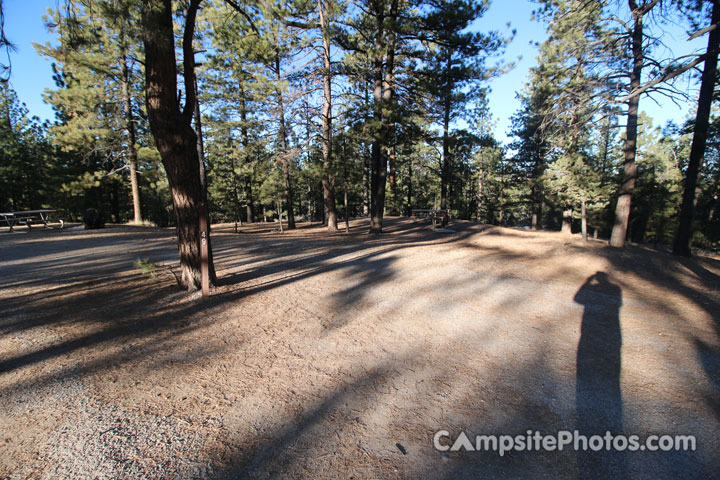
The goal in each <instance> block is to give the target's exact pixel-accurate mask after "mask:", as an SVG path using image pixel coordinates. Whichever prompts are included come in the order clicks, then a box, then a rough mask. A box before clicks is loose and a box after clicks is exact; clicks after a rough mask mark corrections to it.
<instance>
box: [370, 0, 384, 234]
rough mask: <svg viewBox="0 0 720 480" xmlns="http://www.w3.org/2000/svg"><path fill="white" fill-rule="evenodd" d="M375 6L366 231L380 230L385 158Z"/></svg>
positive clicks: (380, 18)
mask: <svg viewBox="0 0 720 480" xmlns="http://www.w3.org/2000/svg"><path fill="white" fill-rule="evenodd" d="M374 6H375V7H376V9H377V10H376V11H375V21H376V29H377V31H376V37H375V42H376V45H375V49H376V53H375V54H374V58H373V77H374V78H373V119H374V123H375V128H374V129H373V141H372V147H371V154H370V155H371V156H370V169H371V170H370V233H382V221H383V213H384V209H385V178H386V175H387V157H386V156H385V145H384V144H385V142H384V141H383V140H384V138H383V137H384V132H383V131H382V128H380V126H381V125H382V124H383V112H382V107H383V73H384V69H383V57H382V50H383V47H384V45H385V2H382V1H378V2H376V3H374Z"/></svg>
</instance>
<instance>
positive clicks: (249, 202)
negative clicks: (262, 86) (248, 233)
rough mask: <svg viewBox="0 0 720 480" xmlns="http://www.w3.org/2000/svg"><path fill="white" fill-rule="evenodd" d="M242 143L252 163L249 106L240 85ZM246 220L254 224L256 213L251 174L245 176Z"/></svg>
mask: <svg viewBox="0 0 720 480" xmlns="http://www.w3.org/2000/svg"><path fill="white" fill-rule="evenodd" d="M239 87H240V121H241V125H240V142H241V143H242V146H243V154H244V157H245V163H246V164H248V163H250V155H249V152H248V150H249V149H250V134H249V132H248V125H247V121H248V120H247V105H246V103H245V89H244V87H243V85H242V84H240V86H239ZM244 182H245V215H246V217H245V220H246V221H247V222H248V223H253V221H254V218H253V216H254V212H253V193H252V176H251V175H250V174H249V173H246V174H245V178H244Z"/></svg>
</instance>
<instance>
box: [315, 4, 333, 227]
mask: <svg viewBox="0 0 720 480" xmlns="http://www.w3.org/2000/svg"><path fill="white" fill-rule="evenodd" d="M317 7H318V14H319V16H320V34H321V36H322V44H323V50H322V56H323V67H324V68H323V105H322V155H323V176H322V190H323V202H324V203H325V211H326V212H327V216H326V219H327V227H328V230H329V231H331V232H336V231H337V229H338V227H337V210H336V208H335V186H334V184H333V183H334V181H333V178H332V175H331V171H330V170H331V168H332V72H331V70H330V28H329V25H328V19H327V17H326V16H325V10H326V6H325V0H318V2H317Z"/></svg>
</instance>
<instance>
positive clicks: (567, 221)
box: [560, 207, 573, 235]
mask: <svg viewBox="0 0 720 480" xmlns="http://www.w3.org/2000/svg"><path fill="white" fill-rule="evenodd" d="M572 214H573V209H572V207H567V208H566V209H565V210H563V218H562V229H561V230H560V231H561V232H562V233H565V234H567V235H570V234H571V233H572Z"/></svg>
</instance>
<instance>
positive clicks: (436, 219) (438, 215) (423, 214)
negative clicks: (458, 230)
mask: <svg viewBox="0 0 720 480" xmlns="http://www.w3.org/2000/svg"><path fill="white" fill-rule="evenodd" d="M410 217H411V218H412V219H413V222H416V221H417V219H418V218H429V219H430V222H431V223H432V225H433V227H437V226H439V225H440V226H443V227H444V226H445V225H447V223H448V220H449V218H450V217H449V216H448V211H447V210H445V209H440V210H434V209H429V208H414V209H412V210H411V211H410Z"/></svg>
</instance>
